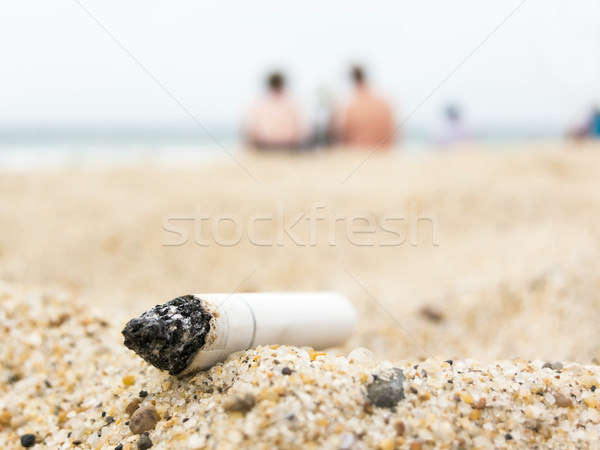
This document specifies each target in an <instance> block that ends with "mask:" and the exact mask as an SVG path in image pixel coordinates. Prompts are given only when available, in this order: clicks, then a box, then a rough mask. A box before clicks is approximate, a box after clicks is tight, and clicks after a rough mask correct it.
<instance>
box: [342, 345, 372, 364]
mask: <svg viewBox="0 0 600 450" xmlns="http://www.w3.org/2000/svg"><path fill="white" fill-rule="evenodd" d="M348 362H349V363H350V364H372V363H374V362H375V356H374V355H373V353H372V352H371V351H370V350H368V349H366V348H364V347H358V348H355V349H354V350H352V351H351V352H350V353H349V354H348Z"/></svg>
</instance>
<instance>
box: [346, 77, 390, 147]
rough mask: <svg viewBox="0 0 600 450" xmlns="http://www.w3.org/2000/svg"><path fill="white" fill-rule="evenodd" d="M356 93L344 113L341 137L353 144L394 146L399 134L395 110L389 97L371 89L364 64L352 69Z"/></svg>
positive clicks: (349, 144)
mask: <svg viewBox="0 0 600 450" xmlns="http://www.w3.org/2000/svg"><path fill="white" fill-rule="evenodd" d="M350 74H351V77H352V80H353V82H354V88H355V90H354V96H353V98H352V99H351V101H350V103H349V104H348V106H347V107H346V109H345V110H344V111H343V113H342V115H341V123H340V124H339V134H340V136H339V138H340V140H341V142H342V143H343V144H344V145H347V146H351V147H369V148H372V147H378V146H380V147H381V148H386V149H388V148H390V147H391V145H392V144H393V142H394V139H395V138H396V136H394V135H392V134H394V120H393V117H392V111H391V109H390V107H389V105H388V104H387V102H386V101H385V100H383V99H382V98H380V97H378V96H377V95H376V94H375V93H373V92H372V91H371V89H370V88H369V86H368V85H367V82H366V77H365V73H364V70H363V68H362V67H360V66H354V67H353V68H352V70H351V73H350Z"/></svg>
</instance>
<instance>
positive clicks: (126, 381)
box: [123, 375, 135, 386]
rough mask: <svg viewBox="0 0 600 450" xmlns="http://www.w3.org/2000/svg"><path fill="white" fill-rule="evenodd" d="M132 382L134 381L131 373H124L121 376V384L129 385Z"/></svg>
mask: <svg viewBox="0 0 600 450" xmlns="http://www.w3.org/2000/svg"><path fill="white" fill-rule="evenodd" d="M133 383H135V377H134V376H133V375H125V376H124V377H123V384H124V385H125V386H131V385H132V384H133Z"/></svg>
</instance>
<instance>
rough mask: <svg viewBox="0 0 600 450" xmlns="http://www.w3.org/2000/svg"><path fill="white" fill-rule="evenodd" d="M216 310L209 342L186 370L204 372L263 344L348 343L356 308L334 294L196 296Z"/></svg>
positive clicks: (320, 347)
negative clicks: (233, 356) (228, 357)
mask: <svg viewBox="0 0 600 450" xmlns="http://www.w3.org/2000/svg"><path fill="white" fill-rule="evenodd" d="M194 297H196V298H197V299H199V300H201V301H202V302H203V303H204V305H205V307H206V308H207V310H208V311H209V312H211V313H212V314H213V321H211V322H212V323H211V330H210V332H209V333H208V336H207V339H206V344H204V347H203V348H202V350H201V351H199V352H198V353H197V354H196V356H195V357H194V359H193V361H192V362H191V364H190V365H189V367H188V368H187V369H186V371H185V372H188V371H189V372H194V371H197V370H203V369H206V368H208V367H211V366H213V365H215V364H216V363H217V362H220V361H223V360H225V359H226V358H227V356H229V355H230V354H231V353H235V352H238V351H240V350H247V349H249V348H253V347H256V346H258V345H271V344H280V345H294V346H298V347H303V346H307V347H312V348H315V349H323V348H327V347H335V346H336V345H341V344H343V343H344V342H345V341H346V340H347V339H348V338H349V337H350V336H351V335H352V333H353V332H354V328H355V326H356V311H355V310H354V307H353V306H352V305H351V304H350V302H349V301H348V300H346V298H344V297H343V296H341V295H339V294H336V293H331V292H317V293H281V294H278V293H267V294H258V293H248V294H233V295H231V296H230V295H229V294H195V295H194Z"/></svg>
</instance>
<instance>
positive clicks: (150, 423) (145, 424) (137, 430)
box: [129, 406, 160, 434]
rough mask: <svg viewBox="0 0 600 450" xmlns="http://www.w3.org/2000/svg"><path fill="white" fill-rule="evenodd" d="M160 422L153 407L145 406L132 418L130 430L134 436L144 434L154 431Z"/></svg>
mask: <svg viewBox="0 0 600 450" xmlns="http://www.w3.org/2000/svg"><path fill="white" fill-rule="evenodd" d="M159 420H160V417H159V415H158V413H157V412H156V410H155V409H154V408H153V407H151V406H144V407H142V408H139V409H138V410H137V411H136V412H134V413H133V415H132V416H131V420H130V421H129V429H130V430H131V432H132V433H133V434H142V433H145V432H146V431H150V430H154V427H155V426H156V423H157V422H158V421H159Z"/></svg>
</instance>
